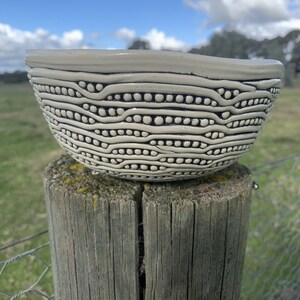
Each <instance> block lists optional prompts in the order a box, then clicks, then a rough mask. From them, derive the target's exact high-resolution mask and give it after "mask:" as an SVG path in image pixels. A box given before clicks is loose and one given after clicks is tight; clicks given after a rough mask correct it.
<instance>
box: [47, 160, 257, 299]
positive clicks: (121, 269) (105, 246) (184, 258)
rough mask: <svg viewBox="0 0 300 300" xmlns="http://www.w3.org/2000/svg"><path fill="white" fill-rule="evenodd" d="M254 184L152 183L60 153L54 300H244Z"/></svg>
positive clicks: (51, 177) (247, 178) (238, 177)
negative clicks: (98, 170)
mask: <svg viewBox="0 0 300 300" xmlns="http://www.w3.org/2000/svg"><path fill="white" fill-rule="evenodd" d="M251 189H252V179H251V175H250V172H249V170H248V169H247V168H245V167H243V166H241V165H238V164H235V165H233V166H231V167H229V168H227V169H225V170H223V171H219V172H218V173H216V174H213V175H210V176H206V177H204V178H200V179H195V180H189V181H182V182H174V183H161V184H157V183H156V184H152V183H151V184H149V183H145V184H143V183H139V182H130V181H124V180H119V179H115V178H112V177H108V176H102V175H92V173H91V171H90V170H88V169H86V168H85V167H83V165H81V164H78V163H76V162H75V161H74V160H73V159H71V158H69V157H68V156H64V157H62V158H61V159H59V160H58V161H56V162H54V163H52V164H51V165H50V166H49V167H48V168H47V170H46V172H45V195H46V197H45V198H46V205H47V211H48V220H49V233H50V242H51V253H52V262H53V276H54V288H55V297H56V298H55V299H60V300H65V299H68V300H73V299H82V300H86V299H95V300H96V299H100V300H102V299H103V300H110V299H118V300H127V299H128V300H135V299H149V300H150V299H155V300H165V299H171V300H173V299H180V300H181V299H183V300H184V299H196V300H198V299H208V300H213V299H238V298H239V293H240V286H241V276H242V267H243V261H244V254H245V245H246V235H247V226H248V218H249V212H250V202H251Z"/></svg>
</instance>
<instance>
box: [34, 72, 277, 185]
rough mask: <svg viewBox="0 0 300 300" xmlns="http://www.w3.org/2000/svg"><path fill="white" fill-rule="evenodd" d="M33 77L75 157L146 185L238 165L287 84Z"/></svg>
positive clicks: (48, 115) (167, 76) (135, 75)
mask: <svg viewBox="0 0 300 300" xmlns="http://www.w3.org/2000/svg"><path fill="white" fill-rule="evenodd" d="M28 77H29V80H30V83H31V84H32V86H33V89H34V92H35V96H36V99H37V101H38V102H39V104H40V107H41V109H42V111H43V115H44V117H45V119H46V120H47V122H48V124H49V127H50V129H51V131H52V133H53V135H54V137H55V138H56V140H57V141H58V143H59V144H60V145H61V147H63V148H64V149H65V150H66V151H67V152H68V153H69V154H70V155H71V156H72V157H73V158H75V159H76V160H77V161H79V162H81V163H83V164H85V165H86V166H87V167H89V168H91V169H94V170H96V171H98V172H101V173H105V174H109V175H112V176H117V177H120V178H125V179H132V180H143V181H171V180H180V179H188V178H194V177H199V176H203V175H206V174H209V173H213V172H216V171H217V170H220V169H222V168H224V167H226V166H229V165H230V164H232V163H234V162H235V161H236V160H237V159H238V158H239V157H240V156H241V155H243V154H244V153H245V152H246V151H248V150H249V149H250V148H251V146H252V145H253V143H254V142H255V139H256V137H257V135H258V134H259V132H260V131H261V128H262V125H263V124H264V122H265V121H266V119H267V117H268V115H269V113H270V111H271V109H272V106H273V103H274V101H275V99H276V98H277V95H278V93H279V90H280V86H281V80H280V78H270V77H268V78H263V79H260V80H253V79H252V80H240V81H239V80H232V79H224V78H222V79H210V78H207V77H205V76H198V75H197V76H196V75H191V74H176V73H168V72H167V73H164V72H132V73H131V72H127V73H113V74H102V73H101V70H99V72H86V71H84V72H83V71H81V72H79V71H70V70H65V71H64V70H55V69H52V70H51V69H48V68H39V67H32V68H31V69H30V70H29V74H28ZM231 77H232V76H231Z"/></svg>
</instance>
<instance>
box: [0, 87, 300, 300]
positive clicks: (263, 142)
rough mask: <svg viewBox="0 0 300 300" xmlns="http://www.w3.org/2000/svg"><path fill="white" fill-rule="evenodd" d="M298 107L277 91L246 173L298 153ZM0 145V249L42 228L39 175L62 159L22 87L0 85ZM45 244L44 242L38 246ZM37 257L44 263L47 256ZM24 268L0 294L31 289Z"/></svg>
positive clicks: (294, 93)
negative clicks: (275, 99) (273, 105)
mask: <svg viewBox="0 0 300 300" xmlns="http://www.w3.org/2000/svg"><path fill="white" fill-rule="evenodd" d="M299 101H300V88H291V89H283V91H282V93H281V95H280V96H279V99H278V101H277V103H276V105H275V108H274V110H273V112H272V114H271V116H270V119H269V120H268V122H267V124H266V125H265V127H264V130H263V131H262V134H261V135H260V136H259V137H258V140H257V142H256V144H255V145H254V147H253V148H252V149H251V150H250V151H249V152H248V153H247V154H246V155H245V156H244V157H243V158H242V160H241V162H242V163H244V164H246V165H247V166H249V167H252V166H254V165H257V164H261V163H264V162H267V161H271V160H274V159H278V158H281V157H282V156H287V155H289V154H292V153H295V152H298V151H299V150H300V102H299ZM0 141H1V144H0V218H1V222H0V245H3V244H7V243H9V242H11V241H13V240H17V239H20V238H22V237H25V236H28V235H31V234H33V233H35V232H38V231H40V230H42V229H45V228H46V227H47V224H46V212H45V206H44V201H43V190H42V188H43V184H42V173H43V170H44V168H45V166H46V165H47V164H48V163H49V162H50V161H51V160H53V159H55V158H56V157H58V156H59V155H60V154H61V153H63V151H62V150H61V149H60V148H59V146H58V145H57V143H56V142H55V140H54V138H53V137H52V136H51V134H50V131H49V129H48V127H47V125H46V123H45V121H44V119H43V117H42V115H41V112H40V109H39V107H38V105H37V103H36V101H35V99H34V97H33V92H32V90H31V87H30V86H29V85H28V84H12V85H0ZM279 175H280V174H279ZM281 175H282V176H284V174H281ZM262 180H263V181H264V180H266V179H262ZM295 184H296V183H295V182H293V183H292V185H295ZM46 240H47V236H44V237H43V238H40V239H39V240H38V243H39V244H40V243H42V242H43V241H46ZM36 245H37V241H35V240H32V241H30V242H26V243H23V244H22V245H21V246H19V247H14V248H13V250H12V249H11V250H7V251H3V253H1V252H0V261H1V260H3V259H6V258H7V257H11V256H12V255H14V254H16V253H19V252H22V251H24V250H26V249H30V248H32V247H34V246H36ZM253 247H254V246H253ZM256 247H257V246H256ZM41 255H42V256H43V258H45V259H46V260H47V261H49V254H48V252H47V251H45V253H42V254H41ZM29 263H30V261H29V262H28V261H27V260H24V261H22V262H19V263H18V268H14V267H11V269H7V270H5V271H6V272H10V274H9V275H7V274H3V275H5V276H3V275H2V276H0V290H1V289H2V290H3V289H4V288H5V290H6V291H7V292H11V293H14V292H17V291H19V290H21V289H22V288H26V287H28V286H29V285H30V284H32V276H33V275H32V274H35V273H36V275H35V276H37V275H38V274H40V266H36V267H35V266H32V270H31V271H30V272H28V269H29V267H28V264H29ZM49 276H50V275H49ZM49 276H48V277H46V278H45V283H44V284H43V288H44V291H45V292H47V293H51V280H50V277H49ZM20 278H22V282H21V283H20ZM20 284H21V286H20ZM16 289H17V290H16ZM0 299H2V298H1V295H0ZM3 299H6V298H3ZM28 299H40V297H37V298H34V296H30V298H28Z"/></svg>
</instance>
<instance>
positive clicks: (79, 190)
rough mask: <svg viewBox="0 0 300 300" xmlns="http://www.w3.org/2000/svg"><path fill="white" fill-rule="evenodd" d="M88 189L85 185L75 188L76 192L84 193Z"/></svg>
mask: <svg viewBox="0 0 300 300" xmlns="http://www.w3.org/2000/svg"><path fill="white" fill-rule="evenodd" d="M87 190H88V188H87V187H81V188H80V189H78V190H77V193H85V192H86V191H87Z"/></svg>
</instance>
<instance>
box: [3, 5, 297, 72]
mask: <svg viewBox="0 0 300 300" xmlns="http://www.w3.org/2000/svg"><path fill="white" fill-rule="evenodd" d="M222 28H232V29H235V30H238V31H240V32H242V33H244V34H246V35H248V36H252V37H255V38H258V39H261V38H264V37H272V36H275V35H278V34H285V33H286V32H287V31H289V30H291V29H296V28H298V29H300V0H152V1H141V0H140V1H138V0H127V1H126V0H124V1H116V0H110V1H95V0H86V1H78V0H75V1H57V0H51V1H36V0H35V1H33V0H27V1H17V0H10V1H3V2H2V3H1V10H0V72H3V71H12V70H15V69H20V68H24V64H23V57H24V52H25V49H27V48H100V49H110V48H126V47H127V46H128V44H130V43H131V42H132V40H133V39H134V38H137V37H142V38H147V39H148V40H149V41H150V44H151V47H152V48H153V49H154V50H159V49H161V48H170V49H173V50H188V49H189V48H190V47H192V46H198V45H200V44H203V43H205V42H206V41H207V40H208V39H209V37H210V36H211V34H212V33H213V32H214V31H215V30H222Z"/></svg>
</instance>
